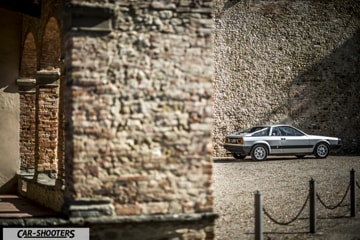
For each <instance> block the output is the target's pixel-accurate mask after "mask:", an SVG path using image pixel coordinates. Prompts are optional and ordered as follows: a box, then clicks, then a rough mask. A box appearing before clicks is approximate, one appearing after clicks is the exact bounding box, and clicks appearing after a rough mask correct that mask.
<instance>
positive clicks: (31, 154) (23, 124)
mask: <svg viewBox="0 0 360 240" xmlns="http://www.w3.org/2000/svg"><path fill="white" fill-rule="evenodd" d="M35 84H36V79H31V78H21V79H18V80H17V85H18V87H19V94H20V161H21V163H20V171H21V173H22V174H26V175H28V174H31V175H32V174H34V169H35V128H36V118H35V100H36V88H35Z"/></svg>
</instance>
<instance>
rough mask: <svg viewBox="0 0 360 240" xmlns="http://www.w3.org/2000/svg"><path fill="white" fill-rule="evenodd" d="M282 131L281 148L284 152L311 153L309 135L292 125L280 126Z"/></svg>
mask: <svg viewBox="0 0 360 240" xmlns="http://www.w3.org/2000/svg"><path fill="white" fill-rule="evenodd" d="M279 130H280V132H281V137H280V141H281V148H282V153H283V154H298V153H300V154H301V153H310V152H311V151H312V147H311V145H310V144H309V139H308V137H307V136H306V135H305V134H304V133H302V132H300V131H299V130H297V129H296V128H293V127H290V126H281V127H279Z"/></svg>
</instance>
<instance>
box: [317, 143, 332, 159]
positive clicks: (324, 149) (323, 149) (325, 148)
mask: <svg viewBox="0 0 360 240" xmlns="http://www.w3.org/2000/svg"><path fill="white" fill-rule="evenodd" d="M314 154H315V156H316V157H317V158H326V157H327V156H328V155H329V145H328V144H327V143H318V144H317V145H316V146H315V149H314Z"/></svg>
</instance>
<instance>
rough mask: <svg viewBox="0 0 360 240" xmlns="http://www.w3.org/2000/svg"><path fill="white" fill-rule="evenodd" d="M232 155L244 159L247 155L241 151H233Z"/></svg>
mask: <svg viewBox="0 0 360 240" xmlns="http://www.w3.org/2000/svg"><path fill="white" fill-rule="evenodd" d="M232 155H233V157H234V158H236V159H244V158H245V157H246V155H243V154H240V153H233V154H232Z"/></svg>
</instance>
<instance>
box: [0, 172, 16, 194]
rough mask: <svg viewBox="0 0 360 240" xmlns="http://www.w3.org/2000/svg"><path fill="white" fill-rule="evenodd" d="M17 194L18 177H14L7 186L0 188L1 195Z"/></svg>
mask: <svg viewBox="0 0 360 240" xmlns="http://www.w3.org/2000/svg"><path fill="white" fill-rule="evenodd" d="M16 193H17V177H16V176H14V177H13V178H11V179H10V180H8V181H7V182H6V183H5V184H3V185H1V186H0V194H16Z"/></svg>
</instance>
